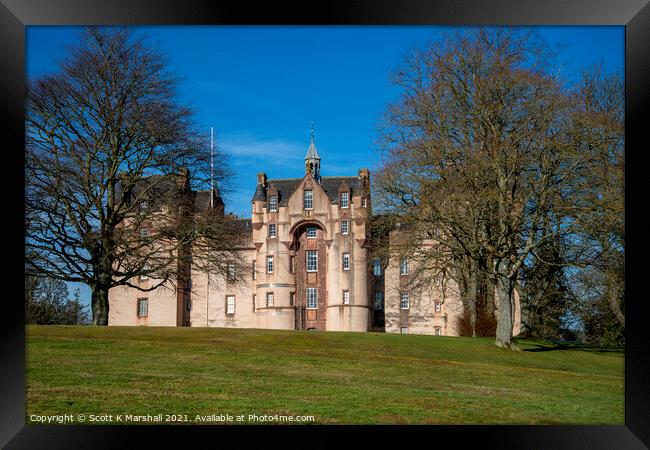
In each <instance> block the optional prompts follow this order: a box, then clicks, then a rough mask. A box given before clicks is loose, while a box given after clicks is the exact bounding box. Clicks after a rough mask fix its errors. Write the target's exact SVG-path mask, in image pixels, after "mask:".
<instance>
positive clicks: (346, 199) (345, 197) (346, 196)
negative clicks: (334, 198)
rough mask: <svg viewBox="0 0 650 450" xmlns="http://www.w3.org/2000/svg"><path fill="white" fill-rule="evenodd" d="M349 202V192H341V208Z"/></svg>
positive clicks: (345, 206)
mask: <svg viewBox="0 0 650 450" xmlns="http://www.w3.org/2000/svg"><path fill="white" fill-rule="evenodd" d="M349 203H350V193H349V192H341V208H347V207H348V206H349Z"/></svg>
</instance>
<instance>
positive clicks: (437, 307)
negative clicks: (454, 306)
mask: <svg viewBox="0 0 650 450" xmlns="http://www.w3.org/2000/svg"><path fill="white" fill-rule="evenodd" d="M434 305H435V307H436V312H440V302H435V303H434Z"/></svg>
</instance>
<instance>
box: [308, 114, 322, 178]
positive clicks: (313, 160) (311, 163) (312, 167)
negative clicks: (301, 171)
mask: <svg viewBox="0 0 650 450" xmlns="http://www.w3.org/2000/svg"><path fill="white" fill-rule="evenodd" d="M308 173H311V174H312V176H313V177H314V179H315V180H316V181H317V182H319V183H320V156H319V155H318V151H317V150H316V145H314V123H313V122H312V124H311V143H310V144H309V148H308V149H307V154H306V155H305V174H308Z"/></svg>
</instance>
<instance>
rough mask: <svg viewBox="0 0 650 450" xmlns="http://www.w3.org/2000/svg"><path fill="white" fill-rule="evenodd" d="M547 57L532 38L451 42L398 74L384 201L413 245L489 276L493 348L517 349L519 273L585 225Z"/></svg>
mask: <svg viewBox="0 0 650 450" xmlns="http://www.w3.org/2000/svg"><path fill="white" fill-rule="evenodd" d="M552 56H553V54H552V52H550V51H549V50H548V48H547V47H546V46H545V45H544V43H543V42H542V41H541V40H539V39H536V38H535V37H534V36H532V35H531V34H530V33H528V32H521V31H515V30H512V29H504V28H500V29H496V30H489V29H477V30H472V31H471V32H466V33H461V32H457V33H453V34H450V35H447V36H446V37H445V39H444V40H443V42H442V43H433V44H431V45H429V46H428V47H427V48H425V49H423V50H414V51H413V52H412V53H411V54H410V56H409V57H408V58H407V60H406V61H405V63H404V65H403V66H402V67H401V68H400V69H399V70H398V71H397V72H396V74H395V80H394V81H395V83H396V84H397V85H398V86H400V87H401V88H402V98H401V100H400V101H399V102H398V103H396V104H394V105H391V106H390V107H389V109H388V111H387V114H386V124H385V127H384V129H383V149H384V151H385V162H384V170H383V171H382V173H381V175H380V176H379V177H378V178H379V179H380V182H379V183H380V189H381V190H382V191H383V193H384V199H385V200H386V199H387V200H388V201H386V203H385V204H386V205H387V206H388V207H389V208H391V209H394V210H397V211H400V212H401V213H402V214H403V215H404V216H410V217H412V220H413V222H414V223H417V224H418V225H417V226H418V230H419V231H418V233H417V234H418V235H419V237H420V238H425V237H427V236H430V235H431V233H432V230H434V229H439V230H441V233H439V235H438V236H437V237H436V239H437V241H438V242H440V244H441V245H444V246H446V247H447V248H448V251H449V252H450V253H451V254H452V255H454V256H455V259H458V258H468V259H469V260H471V261H473V264H472V268H471V269H470V272H474V271H482V272H483V273H485V274H487V275H488V276H489V278H490V280H491V282H493V283H494V284H495V285H496V291H497V297H498V304H499V315H498V320H497V330H496V345H497V346H500V347H512V348H515V346H514V345H513V344H512V342H511V337H512V329H513V304H512V302H513V289H514V287H515V283H516V281H517V279H518V276H519V273H520V271H521V269H522V266H523V264H524V263H525V261H526V260H528V259H529V258H536V257H537V254H536V252H537V250H538V249H539V248H541V247H542V246H544V245H545V244H546V243H547V242H549V240H551V239H554V238H557V237H561V238H562V239H564V238H565V237H566V236H568V235H570V234H573V233H575V232H576V230H577V229H579V227H580V226H581V225H582V224H583V222H584V220H585V217H586V214H585V211H584V208H583V205H581V204H580V202H575V201H574V197H573V194H574V193H575V192H576V190H577V189H580V187H581V183H582V180H583V179H584V178H585V176H586V175H587V174H588V172H589V169H590V168H589V164H587V162H588V155H586V154H585V153H584V152H582V146H583V140H582V138H581V137H580V136H579V135H577V134H576V133H575V130H576V123H575V115H574V114H573V112H574V111H575V102H574V98H573V97H572V96H571V95H570V93H569V92H567V90H566V89H565V87H564V86H563V85H562V84H561V82H560V80H559V79H558V78H557V77H556V76H554V75H551V70H550V66H549V61H552ZM545 220H546V221H547V224H550V225H552V226H544V223H543V222H544V221H545ZM414 242H417V240H414Z"/></svg>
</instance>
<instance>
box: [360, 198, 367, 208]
mask: <svg viewBox="0 0 650 450" xmlns="http://www.w3.org/2000/svg"><path fill="white" fill-rule="evenodd" d="M367 206H368V199H367V198H366V197H363V198H361V207H362V208H365V207H367Z"/></svg>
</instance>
